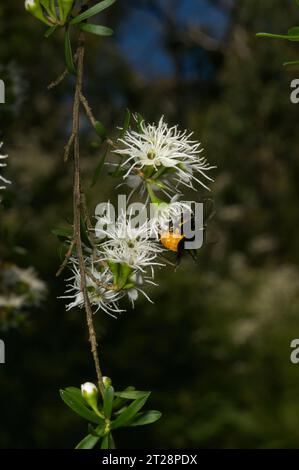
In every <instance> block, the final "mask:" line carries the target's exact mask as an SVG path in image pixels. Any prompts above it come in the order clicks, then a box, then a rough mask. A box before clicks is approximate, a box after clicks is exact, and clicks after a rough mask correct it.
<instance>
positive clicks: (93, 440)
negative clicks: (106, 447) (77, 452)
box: [76, 426, 104, 449]
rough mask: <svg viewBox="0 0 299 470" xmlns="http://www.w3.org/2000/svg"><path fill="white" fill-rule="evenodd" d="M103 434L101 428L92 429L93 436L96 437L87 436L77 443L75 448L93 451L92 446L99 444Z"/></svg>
mask: <svg viewBox="0 0 299 470" xmlns="http://www.w3.org/2000/svg"><path fill="white" fill-rule="evenodd" d="M103 433H104V428H103V426H98V427H97V428H96V429H94V434H97V435H94V434H88V435H87V436H85V437H84V439H82V441H80V442H79V444H78V445H77V446H76V449H93V448H94V446H95V445H96V444H97V443H98V442H99V440H100V438H101V437H102V435H103Z"/></svg>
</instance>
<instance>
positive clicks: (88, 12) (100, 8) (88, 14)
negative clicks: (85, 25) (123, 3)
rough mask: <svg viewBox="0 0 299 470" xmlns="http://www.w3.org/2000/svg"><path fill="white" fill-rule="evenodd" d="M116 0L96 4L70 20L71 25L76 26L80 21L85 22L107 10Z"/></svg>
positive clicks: (106, 0)
mask: <svg viewBox="0 0 299 470" xmlns="http://www.w3.org/2000/svg"><path fill="white" fill-rule="evenodd" d="M115 1H116V0H104V1H103V2H99V3H97V4H96V5H95V6H93V7H91V8H89V9H88V10H86V11H84V12H83V13H81V14H80V15H78V16H76V18H74V19H72V21H71V24H78V23H81V22H82V21H85V20H87V19H88V18H90V17H91V16H94V15H97V14H98V13H100V12H101V11H103V10H106V8H109V7H110V6H111V5H113V3H114V2H115Z"/></svg>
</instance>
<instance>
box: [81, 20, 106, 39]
mask: <svg viewBox="0 0 299 470" xmlns="http://www.w3.org/2000/svg"><path fill="white" fill-rule="evenodd" d="M80 29H81V30H82V31H85V32H86V33H91V34H96V35H97V36H112V34H113V33H114V31H113V29H111V28H107V26H101V25H98V24H91V23H82V24H80Z"/></svg>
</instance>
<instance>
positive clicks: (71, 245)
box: [56, 239, 76, 277]
mask: <svg viewBox="0 0 299 470" xmlns="http://www.w3.org/2000/svg"><path fill="white" fill-rule="evenodd" d="M75 244H76V242H75V240H74V239H73V240H72V241H71V243H70V246H69V249H68V250H67V252H66V254H65V257H64V260H63V262H62V264H61V265H60V268H59V269H58V271H57V273H56V276H57V277H58V276H60V274H61V273H62V272H63V271H64V270H65V268H66V266H67V264H68V261H69V259H70V257H71V256H72V252H73V249H74V246H75Z"/></svg>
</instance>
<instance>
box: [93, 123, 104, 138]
mask: <svg viewBox="0 0 299 470" xmlns="http://www.w3.org/2000/svg"><path fill="white" fill-rule="evenodd" d="M93 127H94V130H95V131H96V133H97V134H98V135H99V136H100V137H101V138H102V139H105V138H106V137H107V129H106V127H105V126H104V124H102V123H101V122H100V121H96V122H95V124H94V126H93Z"/></svg>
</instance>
